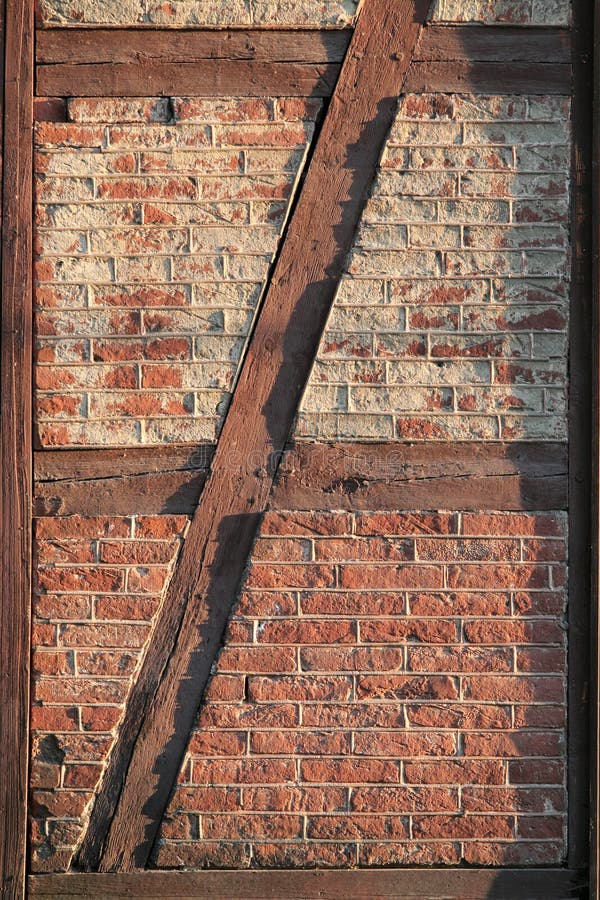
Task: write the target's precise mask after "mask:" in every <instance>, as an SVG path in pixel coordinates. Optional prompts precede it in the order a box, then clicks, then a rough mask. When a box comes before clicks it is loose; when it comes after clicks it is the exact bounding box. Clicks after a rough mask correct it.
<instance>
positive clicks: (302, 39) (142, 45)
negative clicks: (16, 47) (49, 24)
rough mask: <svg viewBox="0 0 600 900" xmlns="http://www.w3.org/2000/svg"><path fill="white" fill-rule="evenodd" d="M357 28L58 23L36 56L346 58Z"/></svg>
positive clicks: (42, 35)
mask: <svg viewBox="0 0 600 900" xmlns="http://www.w3.org/2000/svg"><path fill="white" fill-rule="evenodd" d="M351 37H352V30H351V29H348V28H346V29H327V30H321V29H319V30H314V29H297V30H288V31H281V30H277V31H270V30H267V29H237V28H236V29H231V30H226V29H224V30H218V31H217V30H215V29H214V28H213V29H202V28H198V29H193V30H185V29H181V30H179V29H176V30H175V29H173V28H161V29H148V28H127V29H126V30H121V29H115V28H69V29H65V28H54V29H47V30H42V31H38V33H37V41H36V61H37V63H38V65H39V64H54V63H58V64H60V65H74V66H78V65H86V64H87V65H93V64H97V65H113V64H115V63H124V64H127V65H137V66H141V67H143V66H148V65H154V64H155V63H161V64H168V63H177V64H180V63H194V64H195V63H197V62H200V61H201V60H219V59H222V60H228V61H231V62H233V61H236V60H237V61H241V60H249V61H254V62H266V63H277V62H281V63H298V64H317V65H318V64H322V63H341V62H342V61H343V59H344V56H345V53H346V50H347V49H348V44H349V43H350V38H351Z"/></svg>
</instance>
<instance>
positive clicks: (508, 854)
mask: <svg viewBox="0 0 600 900" xmlns="http://www.w3.org/2000/svg"><path fill="white" fill-rule="evenodd" d="M563 852H564V850H563V843H562V842H554V843H553V842H551V841H545V842H541V843H535V842H533V841H527V842H517V843H515V842H514V841H513V842H509V843H497V842H495V841H494V842H491V843H483V842H479V841H473V842H472V843H466V844H465V845H464V861H465V862H466V863H468V864H469V865H473V866H536V865H544V864H545V865H552V864H555V863H559V862H560V861H561V859H562V856H563Z"/></svg>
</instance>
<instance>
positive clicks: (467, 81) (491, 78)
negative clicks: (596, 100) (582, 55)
mask: <svg viewBox="0 0 600 900" xmlns="http://www.w3.org/2000/svg"><path fill="white" fill-rule="evenodd" d="M406 90H407V91H409V92H412V93H424V92H434V93H438V92H439V93H442V94H443V93H461V92H463V93H464V92H466V93H470V92H472V93H475V94H490V93H492V94H543V95H547V94H565V95H568V94H570V92H571V66H570V65H568V64H566V63H527V62H525V63H522V62H510V64H508V65H507V63H502V62H461V61H454V62H415V63H413V65H412V66H411V67H410V71H409V73H408V76H407V79H406Z"/></svg>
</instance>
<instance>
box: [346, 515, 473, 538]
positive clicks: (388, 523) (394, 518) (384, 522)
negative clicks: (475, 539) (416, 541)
mask: <svg viewBox="0 0 600 900" xmlns="http://www.w3.org/2000/svg"><path fill="white" fill-rule="evenodd" d="M457 529H458V517H457V516H456V515H454V514H453V513H448V514H446V513H358V514H357V515H356V533H357V534H365V535H369V534H372V535H407V536H411V535H418V534H440V535H442V534H457V533H458V531H457Z"/></svg>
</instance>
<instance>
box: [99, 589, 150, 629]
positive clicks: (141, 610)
mask: <svg viewBox="0 0 600 900" xmlns="http://www.w3.org/2000/svg"><path fill="white" fill-rule="evenodd" d="M159 602H160V600H159V599H158V598H149V597H130V596H127V595H121V594H118V595H116V596H107V597H103V596H100V597H97V598H96V600H95V601H94V612H95V618H96V619H97V620H102V621H107V622H110V621H113V622H114V621H116V622H119V621H130V622H136V621H137V622H150V621H151V620H152V617H153V616H154V614H155V613H156V611H157V609H158V605H159Z"/></svg>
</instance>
